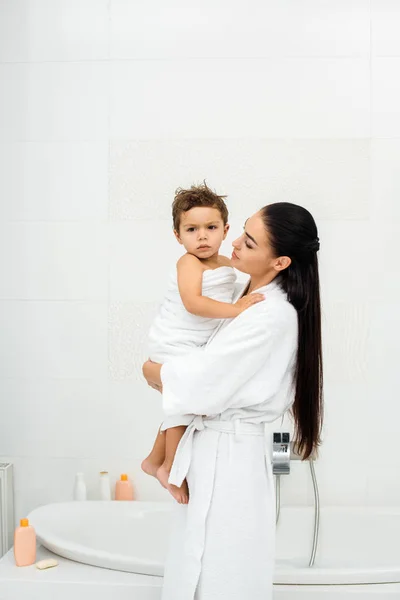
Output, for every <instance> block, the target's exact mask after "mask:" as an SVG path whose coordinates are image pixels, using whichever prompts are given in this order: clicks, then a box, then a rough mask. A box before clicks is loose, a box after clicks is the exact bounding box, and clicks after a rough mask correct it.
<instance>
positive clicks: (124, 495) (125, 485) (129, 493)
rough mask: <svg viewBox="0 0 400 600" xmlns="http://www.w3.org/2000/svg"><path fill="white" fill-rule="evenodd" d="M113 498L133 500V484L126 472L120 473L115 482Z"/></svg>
mask: <svg viewBox="0 0 400 600" xmlns="http://www.w3.org/2000/svg"><path fill="white" fill-rule="evenodd" d="M115 499H116V500H133V485H132V482H131V481H129V479H128V475H126V473H124V474H123V475H121V479H120V480H119V481H117V483H116V484H115Z"/></svg>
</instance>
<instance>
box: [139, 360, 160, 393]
mask: <svg viewBox="0 0 400 600" xmlns="http://www.w3.org/2000/svg"><path fill="white" fill-rule="evenodd" d="M161 367H162V365H161V364H160V363H156V362H153V361H152V360H150V359H149V360H146V362H145V363H144V364H143V367H142V372H143V376H144V378H145V379H146V381H147V383H148V384H149V386H150V387H152V388H153V389H154V390H157V391H158V392H161V393H162V381H161V377H160V371H161Z"/></svg>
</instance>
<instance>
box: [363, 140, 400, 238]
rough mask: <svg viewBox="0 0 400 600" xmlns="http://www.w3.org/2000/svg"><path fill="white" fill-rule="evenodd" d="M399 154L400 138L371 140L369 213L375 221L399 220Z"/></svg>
mask: <svg viewBox="0 0 400 600" xmlns="http://www.w3.org/2000/svg"><path fill="white" fill-rule="evenodd" d="M399 156H400V140H394V139H393V140H377V139H374V140H372V145H371V178H372V184H371V207H370V213H371V216H372V217H373V219H374V222H375V223H376V222H379V223H380V224H381V223H382V222H383V221H386V222H391V223H393V222H397V223H399V222H400V168H399ZM380 227H381V225H379V228H380Z"/></svg>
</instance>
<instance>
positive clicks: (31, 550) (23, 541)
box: [14, 519, 36, 567]
mask: <svg viewBox="0 0 400 600" xmlns="http://www.w3.org/2000/svg"><path fill="white" fill-rule="evenodd" d="M14 558H15V564H16V565H17V567H27V566H28V565H33V563H35V562H36V532H35V530H34V528H33V527H32V525H29V519H21V521H20V527H17V528H16V529H15V532H14Z"/></svg>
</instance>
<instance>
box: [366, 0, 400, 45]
mask: <svg viewBox="0 0 400 600" xmlns="http://www.w3.org/2000/svg"><path fill="white" fill-rule="evenodd" d="M399 28H400V4H399V3H398V2H397V0H371V33H372V39H371V49H372V53H373V54H374V55H375V56H400V37H399Z"/></svg>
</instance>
